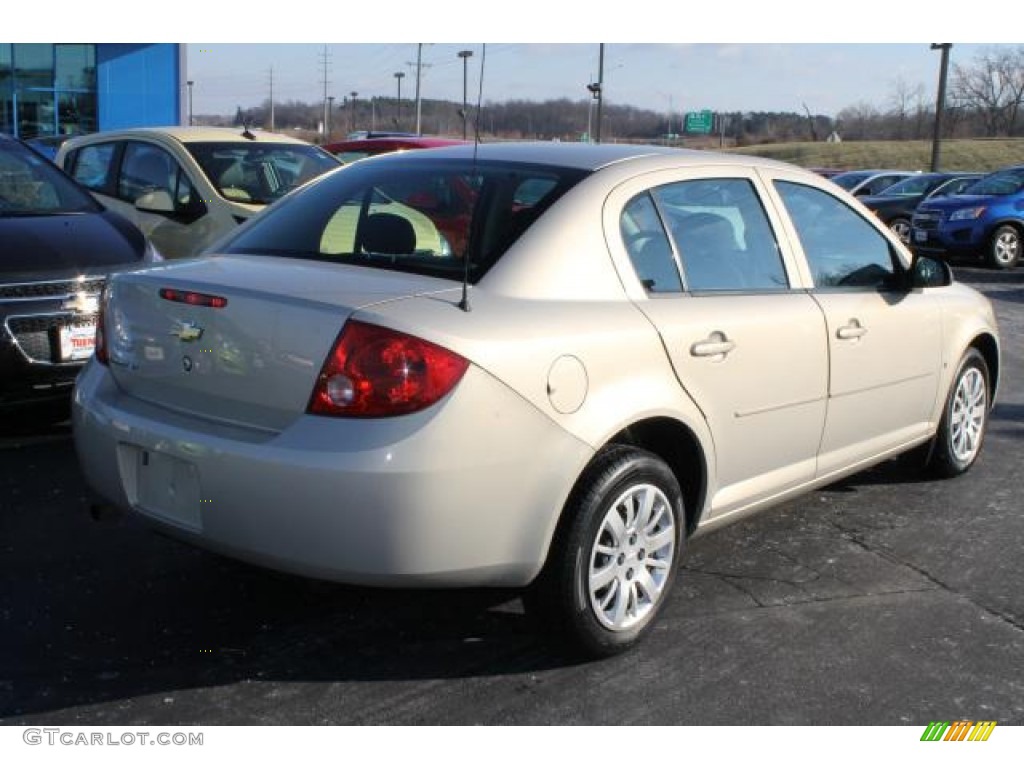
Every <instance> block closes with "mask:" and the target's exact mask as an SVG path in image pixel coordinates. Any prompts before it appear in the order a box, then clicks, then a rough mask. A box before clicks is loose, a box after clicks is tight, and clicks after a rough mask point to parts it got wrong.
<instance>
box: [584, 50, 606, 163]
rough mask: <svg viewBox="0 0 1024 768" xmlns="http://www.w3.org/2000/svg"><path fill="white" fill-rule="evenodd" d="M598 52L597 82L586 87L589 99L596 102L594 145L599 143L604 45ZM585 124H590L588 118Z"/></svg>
mask: <svg viewBox="0 0 1024 768" xmlns="http://www.w3.org/2000/svg"><path fill="white" fill-rule="evenodd" d="M598 50H599V53H598V58H597V82H596V83H589V84H588V85H587V90H588V91H590V95H591V97H593V99H594V100H595V101H597V126H596V127H595V129H594V143H595V144H600V143H601V105H602V103H603V95H602V91H603V90H604V43H601V44H600V48H599V49H598ZM587 122H588V123H589V122H590V120H589V117H588V119H587ZM587 133H590V127H589V125H588V127H587Z"/></svg>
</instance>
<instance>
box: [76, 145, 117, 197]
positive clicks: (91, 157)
mask: <svg viewBox="0 0 1024 768" xmlns="http://www.w3.org/2000/svg"><path fill="white" fill-rule="evenodd" d="M114 147H115V145H114V144H92V145H90V146H87V147H82V148H81V149H79V150H77V151H76V153H75V157H74V163H73V164H74V168H73V170H72V171H71V176H72V177H73V178H74V179H75V181H77V182H79V183H80V184H82V185H83V186H86V187H88V188H89V189H93V190H96V191H99V192H102V191H104V190H105V189H106V188H107V182H108V181H109V180H110V167H111V163H112V162H113V159H114Z"/></svg>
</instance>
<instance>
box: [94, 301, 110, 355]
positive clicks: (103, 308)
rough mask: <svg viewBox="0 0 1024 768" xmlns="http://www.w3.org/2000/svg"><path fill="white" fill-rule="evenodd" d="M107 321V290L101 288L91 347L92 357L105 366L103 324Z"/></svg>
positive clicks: (105, 353) (105, 346) (105, 344)
mask: <svg viewBox="0 0 1024 768" xmlns="http://www.w3.org/2000/svg"><path fill="white" fill-rule="evenodd" d="M106 319H107V288H106V287H104V288H103V293H102V294H100V306H99V312H98V313H97V315H96V342H95V344H94V345H93V352H92V353H93V355H94V356H95V357H96V362H98V363H102V364H103V365H107V364H108V363H109V362H110V359H109V357H108V356H107V335H106V333H105V332H104V328H103V324H104V322H105V321H106Z"/></svg>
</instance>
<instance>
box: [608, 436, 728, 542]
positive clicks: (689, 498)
mask: <svg viewBox="0 0 1024 768" xmlns="http://www.w3.org/2000/svg"><path fill="white" fill-rule="evenodd" d="M608 444H609V445H631V446H633V447H635V448H641V449H643V450H645V451H649V452H650V453H653V454H654V455H655V456H658V457H659V458H660V459H661V460H662V461H664V462H665V463H666V464H668V466H669V468H670V469H671V470H672V474H674V475H675V476H676V480H678V481H679V487H680V488H681V489H682V491H683V503H684V504H685V506H686V509H685V514H686V532H687V534H691V533H693V532H694V531H695V530H696V528H697V524H698V523H699V522H700V516H701V512H702V510H703V508H704V500H705V498H706V496H707V487H708V462H707V457H706V455H705V452H704V448H703V446H702V445H701V443H700V440H699V439H698V437H697V435H696V434H695V433H694V432H693V430H691V429H690V428H689V427H688V426H687V425H686V424H684V423H683V422H681V421H677V420H676V419H672V418H669V417H663V416H662V417H652V418H647V419H643V420H641V421H637V422H635V423H633V424H630V425H629V426H628V427H626V428H625V429H622V430H620V431H619V432H617V433H616V434H615V435H614V436H612V438H611V439H610V440H609V441H608Z"/></svg>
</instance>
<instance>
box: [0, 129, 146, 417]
mask: <svg viewBox="0 0 1024 768" xmlns="http://www.w3.org/2000/svg"><path fill="white" fill-rule="evenodd" d="M159 259H160V257H159V256H158V255H156V253H155V252H154V251H153V250H152V249H151V248H150V247H149V246H148V244H147V242H146V240H145V238H144V237H143V235H142V233H141V232H140V231H139V230H138V229H136V228H135V227H134V226H133V225H132V224H130V223H129V222H128V221H126V220H125V219H123V218H122V217H120V216H118V215H117V214H115V213H112V212H110V211H107V210H106V209H104V208H103V206H101V205H100V204H99V203H98V202H96V200H95V199H94V198H93V197H92V196H91V195H90V194H89V193H88V191H87V190H85V189H84V188H83V187H80V186H79V185H78V184H76V183H75V182H74V181H72V180H71V179H69V178H68V177H67V176H66V175H65V174H64V173H63V172H62V171H60V170H59V169H58V168H57V167H56V166H55V165H53V164H52V163H50V162H49V161H48V160H46V159H45V158H44V157H42V156H41V155H39V154H37V153H36V152H34V151H33V150H31V149H29V148H28V147H27V146H25V145H24V144H23V143H22V142H20V141H18V140H17V139H13V138H11V137H9V136H4V135H2V134H0V410H2V411H3V412H6V413H12V412H14V411H15V410H20V409H22V408H23V407H24V406H26V405H29V404H41V405H46V404H54V405H58V406H60V405H66V404H67V402H68V398H69V396H70V393H71V387H72V384H73V383H74V380H75V376H76V375H77V374H78V372H79V370H80V369H81V367H82V365H83V364H84V363H85V361H86V360H87V359H88V358H89V357H90V356H91V355H92V351H93V344H94V336H95V331H96V316H97V311H98V305H99V298H100V292H101V290H102V289H103V285H104V283H105V282H106V278H107V276H108V275H109V274H110V273H111V272H112V271H115V270H121V269H125V268H132V267H135V266H137V265H141V264H143V263H144V262H152V261H158V260H159ZM56 412H59V409H57V411H56Z"/></svg>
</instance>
